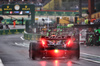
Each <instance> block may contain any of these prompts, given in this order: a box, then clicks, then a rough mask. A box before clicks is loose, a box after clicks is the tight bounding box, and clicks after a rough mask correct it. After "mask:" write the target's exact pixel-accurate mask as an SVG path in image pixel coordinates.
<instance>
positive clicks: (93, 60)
mask: <svg viewBox="0 0 100 66" xmlns="http://www.w3.org/2000/svg"><path fill="white" fill-rule="evenodd" d="M81 54H84V55H88V56H93V57H98V58H100V56H98V55H92V54H88V53H81ZM80 59H83V60H87V61H91V62H94V63H99V64H100V61H96V60H93V59H89V58H83V57H80Z"/></svg>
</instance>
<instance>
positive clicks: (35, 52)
mask: <svg viewBox="0 0 100 66" xmlns="http://www.w3.org/2000/svg"><path fill="white" fill-rule="evenodd" d="M29 57H30V58H31V59H33V60H38V59H42V53H41V51H40V47H39V44H38V43H33V42H31V43H30V45H29Z"/></svg>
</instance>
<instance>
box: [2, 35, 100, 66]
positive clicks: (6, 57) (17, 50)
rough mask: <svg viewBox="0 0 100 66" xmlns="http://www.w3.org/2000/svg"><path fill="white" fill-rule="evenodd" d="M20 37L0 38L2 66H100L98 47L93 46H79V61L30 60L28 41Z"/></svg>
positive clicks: (7, 36) (8, 36)
mask: <svg viewBox="0 0 100 66" xmlns="http://www.w3.org/2000/svg"><path fill="white" fill-rule="evenodd" d="M21 36H22V34H17V35H5V36H0V58H1V60H2V62H3V64H4V66H100V63H99V62H100V59H99V58H100V57H99V56H100V55H99V54H100V53H99V52H98V51H99V50H100V47H95V46H94V47H87V46H81V58H80V60H68V59H43V60H31V59H30V58H29V56H28V46H29V45H28V44H29V41H26V40H22V39H21V38H20V37H21ZM93 49H94V50H93ZM87 50H88V51H87Z"/></svg>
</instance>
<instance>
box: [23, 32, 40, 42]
mask: <svg viewBox="0 0 100 66" xmlns="http://www.w3.org/2000/svg"><path fill="white" fill-rule="evenodd" d="M41 36H42V35H41V34H32V33H25V32H24V39H25V40H39V39H40V38H41Z"/></svg>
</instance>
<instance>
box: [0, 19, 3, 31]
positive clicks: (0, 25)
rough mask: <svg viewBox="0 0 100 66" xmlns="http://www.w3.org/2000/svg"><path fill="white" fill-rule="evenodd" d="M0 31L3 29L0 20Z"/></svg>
mask: <svg viewBox="0 0 100 66" xmlns="http://www.w3.org/2000/svg"><path fill="white" fill-rule="evenodd" d="M0 29H3V24H2V23H1V20H0Z"/></svg>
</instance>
